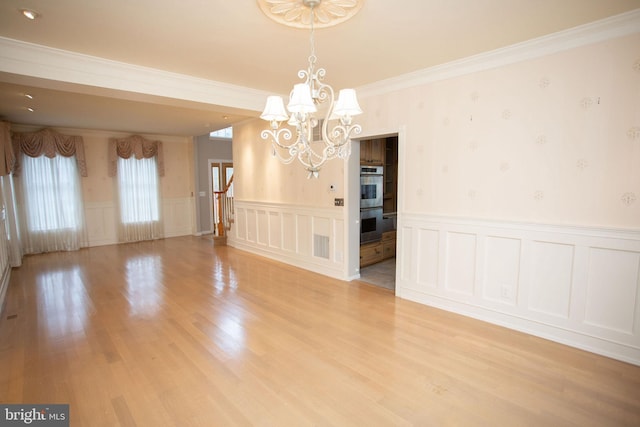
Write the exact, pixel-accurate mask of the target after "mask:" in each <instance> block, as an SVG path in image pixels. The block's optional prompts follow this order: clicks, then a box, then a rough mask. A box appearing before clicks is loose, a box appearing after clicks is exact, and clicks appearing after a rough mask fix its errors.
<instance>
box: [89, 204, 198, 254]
mask: <svg viewBox="0 0 640 427" xmlns="http://www.w3.org/2000/svg"><path fill="white" fill-rule="evenodd" d="M84 212H85V221H86V223H87V230H88V237H89V246H102V245H113V244H116V243H118V235H117V228H116V223H117V209H116V206H115V204H113V203H111V202H94V203H85V210H84ZM193 212H194V207H193V198H191V197H182V198H172V199H164V200H163V201H162V214H163V216H164V237H177V236H187V235H190V234H192V233H193V223H194V222H193V221H194V220H193Z"/></svg>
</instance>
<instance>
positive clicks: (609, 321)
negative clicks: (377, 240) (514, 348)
mask: <svg viewBox="0 0 640 427" xmlns="http://www.w3.org/2000/svg"><path fill="white" fill-rule="evenodd" d="M397 259H398V262H397V272H396V294H397V295H398V296H399V297H402V298H406V299H410V300H413V301H417V302H420V303H423V304H427V305H431V306H435V307H439V308H442V309H445V310H449V311H453V312H457V313H460V314H463V315H467V316H470V317H474V318H477V319H481V320H485V321H488V322H491V323H495V324H499V325H503V326H506V327H509V328H512V329H516V330H520V331H523V332H526V333H529V334H532V335H536V336H540V337H544V338H547V339H551V340H554V341H557V342H561V343H564V344H568V345H571V346H574V347H578V348H581V349H584V350H588V351H591V352H594V353H598V354H602V355H605V356H609V357H613V358H616V359H619V360H623V361H627V362H630V363H633V364H636V365H640V231H638V230H609V229H601V228H588V227H569V226H566V227H565V226H550V225H536V224H520V223H507V222H494V221H483V220H463V219H456V218H447V217H434V216H422V215H407V214H405V215H402V217H401V221H400V227H399V230H398V258H397Z"/></svg>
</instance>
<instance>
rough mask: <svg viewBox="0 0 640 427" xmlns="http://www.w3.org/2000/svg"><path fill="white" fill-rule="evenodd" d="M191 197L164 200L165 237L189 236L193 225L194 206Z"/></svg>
mask: <svg viewBox="0 0 640 427" xmlns="http://www.w3.org/2000/svg"><path fill="white" fill-rule="evenodd" d="M193 203H194V201H193V199H192V198H191V197H182V198H175V199H163V200H162V214H163V219H164V237H177V236H188V235H190V234H193V231H194V230H195V228H194V226H193V219H194V206H193Z"/></svg>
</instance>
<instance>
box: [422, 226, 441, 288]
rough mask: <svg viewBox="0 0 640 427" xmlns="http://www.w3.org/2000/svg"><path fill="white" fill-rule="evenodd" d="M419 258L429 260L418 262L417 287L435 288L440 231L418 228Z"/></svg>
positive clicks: (438, 264)
mask: <svg viewBox="0 0 640 427" xmlns="http://www.w3.org/2000/svg"><path fill="white" fill-rule="evenodd" d="M418 242H419V250H418V253H419V254H420V258H425V259H428V260H431V261H432V262H428V263H419V264H418V270H417V271H416V277H417V284H418V286H419V288H425V289H426V288H436V287H437V286H438V276H439V275H438V268H439V266H440V233H439V232H438V231H437V230H428V229H424V228H422V229H420V230H418Z"/></svg>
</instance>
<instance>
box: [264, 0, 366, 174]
mask: <svg viewBox="0 0 640 427" xmlns="http://www.w3.org/2000/svg"><path fill="white" fill-rule="evenodd" d="M324 1H325V3H326V5H327V8H326V9H323V8H322V5H321V3H322V0H288V1H287V0H277V1H276V0H262V3H261V7H262V9H263V11H265V13H267V15H268V16H270V15H269V13H268V12H267V8H268V7H269V5H266V4H270V6H271V8H270V9H269V12H271V13H273V14H282V15H283V19H280V22H283V20H288V19H289V20H291V21H294V20H295V18H298V19H300V20H302V21H303V22H304V21H306V20H308V21H309V25H310V28H311V34H310V43H311V54H310V55H309V58H308V62H309V65H308V67H307V69H306V70H299V71H298V77H299V78H300V79H302V80H303V82H302V83H297V84H295V85H294V86H293V89H292V91H291V93H290V94H289V103H288V104H287V109H286V110H285V107H284V101H283V99H282V97H280V96H269V97H267V103H266V106H265V109H264V111H263V112H262V114H261V115H260V118H261V119H264V120H267V121H268V122H270V129H265V130H263V131H262V133H261V135H260V136H261V137H262V139H264V140H269V139H270V140H271V145H272V154H273V155H274V156H275V157H277V158H278V159H280V161H281V162H283V163H285V164H288V163H291V162H293V161H294V160H295V159H298V161H299V162H300V163H301V164H302V165H303V166H304V168H305V169H306V170H307V171H308V172H309V175H308V176H307V178H311V177H314V178H317V177H318V174H319V171H320V168H321V167H322V166H323V165H324V164H325V163H326V162H327V161H328V160H332V159H335V158H340V159H347V158H348V157H349V155H350V154H351V136H352V135H357V134H359V133H360V132H361V131H362V128H361V126H360V125H358V124H353V123H352V119H353V117H354V116H357V115H358V114H362V110H361V109H360V106H359V105H358V100H357V97H356V92H355V90H354V89H342V90H340V92H339V95H338V98H337V99H336V98H335V94H334V91H333V88H332V87H331V86H329V85H328V84H326V83H324V82H323V79H324V76H325V74H326V71H325V69H324V68H318V69H316V59H317V58H316V54H315V40H314V21H315V20H316V18H318V19H319V22H320V24H321V25H323V26H327V24H328V25H334V24H331V23H330V21H331V20H330V18H331V14H334V15H335V16H336V18H339V19H340V21H342V20H344V19H345V16H347V15H348V14H349V13H351V16H352V15H353V14H355V12H357V10H359V8H360V7H361V6H362V0H324ZM349 8H351V10H347V9H349ZM340 9H342V11H341V10H340ZM316 11H317V12H318V16H316ZM342 12H344V13H342ZM270 17H272V16H270ZM349 17H350V16H349ZM273 19H276V18H273ZM276 20H277V19H276ZM284 23H285V24H287V25H291V26H300V25H299V24H296V23H294V22H291V23H287V22H284ZM287 110H288V112H289V114H290V115H289V114H287ZM322 111H323V112H324V113H322ZM321 114H322V117H320V116H321ZM285 122H286V123H287V124H288V125H289V126H290V127H291V128H293V129H294V131H295V138H292V136H293V133H292V131H291V128H289V127H281V126H282V124H283V123H285Z"/></svg>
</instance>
